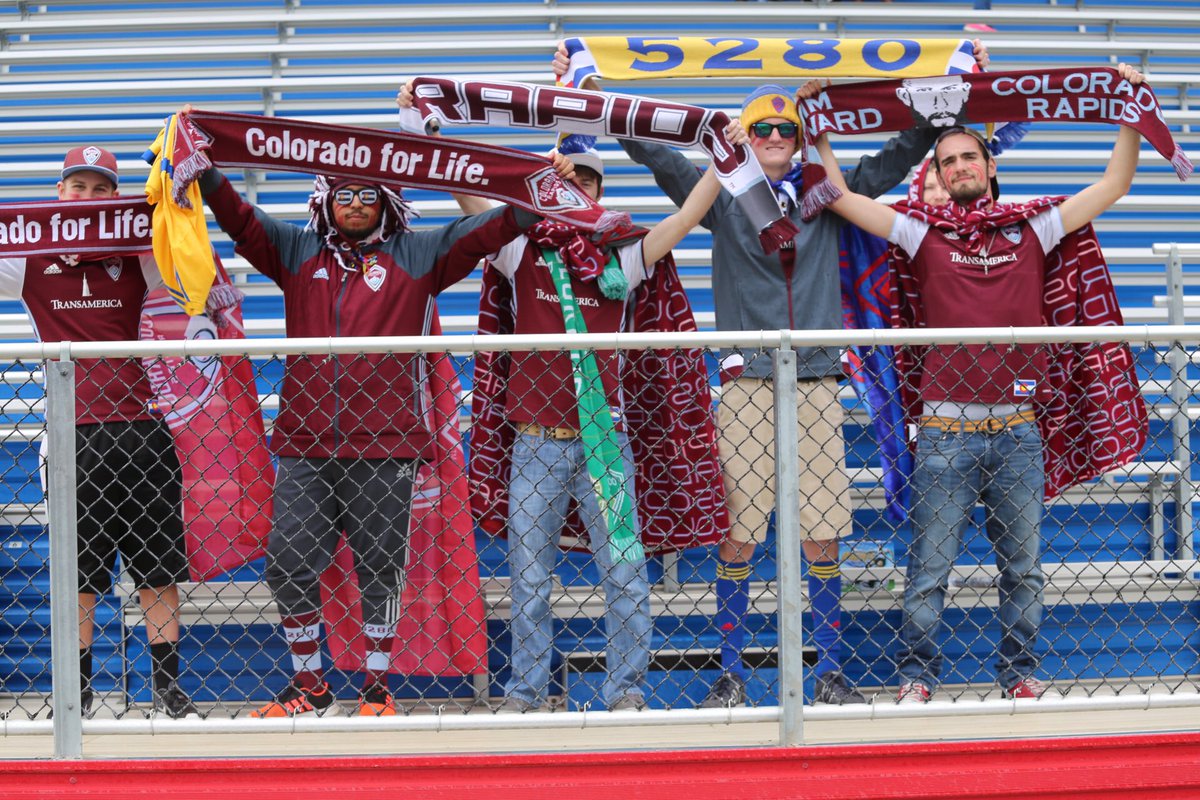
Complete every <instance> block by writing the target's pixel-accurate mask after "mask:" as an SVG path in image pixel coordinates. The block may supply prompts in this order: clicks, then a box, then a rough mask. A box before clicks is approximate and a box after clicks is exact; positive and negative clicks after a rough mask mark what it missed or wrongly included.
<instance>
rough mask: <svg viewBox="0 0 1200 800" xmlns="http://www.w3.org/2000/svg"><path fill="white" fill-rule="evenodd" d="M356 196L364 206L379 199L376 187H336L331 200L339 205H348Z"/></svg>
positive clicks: (373, 203)
mask: <svg viewBox="0 0 1200 800" xmlns="http://www.w3.org/2000/svg"><path fill="white" fill-rule="evenodd" d="M355 197H357V198H358V199H359V202H361V203H362V204H363V205H364V206H371V205H375V203H377V202H378V201H379V190H378V189H370V188H363V189H338V190H337V191H336V192H334V193H333V200H334V202H335V203H337V204H338V205H339V206H348V205H350V204H351V203H353V202H354V198H355Z"/></svg>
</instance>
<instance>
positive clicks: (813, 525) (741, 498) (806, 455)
mask: <svg viewBox="0 0 1200 800" xmlns="http://www.w3.org/2000/svg"><path fill="white" fill-rule="evenodd" d="M772 387H773V383H772V381H769V380H765V379H763V378H738V379H737V380H734V381H730V382H728V383H726V384H725V385H724V387H723V388H722V390H721V402H720V404H719V405H718V408H717V426H718V428H719V438H718V441H717V447H718V450H719V452H720V456H721V467H722V469H723V470H724V472H725V492H726V495H727V498H728V503H729V516H730V520H731V521H730V527H729V538H730V539H731V540H733V541H735V542H739V543H742V542H762V540H763V538H764V537H765V536H766V533H767V518H768V517H769V516H770V514H771V512H772V511H774V510H775V411H774V397H773V393H772ZM796 387H797V390H798V393H799V396H798V398H797V402H796V417H797V418H798V420H799V428H800V430H799V441H798V446H799V463H798V464H797V467H798V468H799V470H800V497H799V498H798V499H799V509H800V530H801V533H802V534H803V535H804V538H805V539H808V540H811V541H818V542H824V541H829V540H830V539H837V538H840V537H844V536H846V535H848V534H849V533H850V481H849V478H848V477H847V476H846V443H845V441H844V439H843V438H842V419H843V416H844V415H843V412H842V404H841V402H840V401H839V400H838V396H837V395H838V384H837V380H836V379H834V378H825V379H823V380H819V381H800V382H799V383H797V384H796Z"/></svg>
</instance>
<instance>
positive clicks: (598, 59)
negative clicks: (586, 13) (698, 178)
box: [563, 36, 975, 87]
mask: <svg viewBox="0 0 1200 800" xmlns="http://www.w3.org/2000/svg"><path fill="white" fill-rule="evenodd" d="M564 44H565V46H566V48H567V55H568V56H569V58H570V67H569V68H568V71H567V73H566V75H564V76H563V83H564V85H566V86H574V87H581V86H582V83H583V81H586V80H587V79H589V78H593V77H595V78H609V79H612V80H618V81H629V80H644V79H647V78H655V79H657V78H716V77H720V78H739V77H758V78H798V79H808V78H818V77H822V78H917V77H921V76H925V75H953V74H960V73H964V72H972V71H974V69H975V56H974V45H972V43H971V41H970V40H968V39H821V38H796V39H773V38H772V39H753V38H746V37H735V36H716V37H711V38H702V37H696V36H589V37H587V38H583V39H578V38H577V39H567V40H566V41H565V42H564Z"/></svg>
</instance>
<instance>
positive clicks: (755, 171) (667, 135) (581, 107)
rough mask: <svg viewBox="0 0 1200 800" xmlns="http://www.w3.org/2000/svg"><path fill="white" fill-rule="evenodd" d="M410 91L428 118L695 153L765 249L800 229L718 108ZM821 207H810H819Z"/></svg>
mask: <svg viewBox="0 0 1200 800" xmlns="http://www.w3.org/2000/svg"><path fill="white" fill-rule="evenodd" d="M413 94H414V98H415V101H416V105H417V108H418V110H419V111H420V112H421V116H422V117H424V118H425V119H426V120H429V119H437V120H440V121H441V122H444V123H450V124H455V125H462V124H479V125H497V124H499V125H507V126H509V127H514V128H532V129H535V130H545V131H561V132H563V133H582V134H586V135H589V136H601V135H604V136H616V137H619V138H624V139H637V140H638V141H643V142H658V143H660V144H666V145H670V146H672V147H683V148H689V149H695V150H700V151H701V152H704V153H707V154H708V156H709V158H711V159H712V161H713V166H714V168H715V169H716V172H717V177H718V178H719V179H720V180H721V184H722V185H723V186H724V187H725V188H726V189H727V190H728V191H729V193H730V194H732V195H733V196H734V197H736V198H737V199H738V203H739V204H740V205H741V206H742V208H743V209H744V210H745V213H746V216H747V217H749V219H750V221H751V222H752V223H753V224H754V227H755V230H757V231H758V238H759V242H760V243H761V244H762V247H763V250H765V251H766V252H768V253H773V252H775V251H776V250H778V249H779V248H780V247H782V246H783V245H784V244H785V243H787V242H790V241H791V240H792V238H793V237H794V236H795V235H796V234H797V233H799V231H798V230H797V229H796V226H795V224H794V223H793V222H792V221H791V220H790V219H788V218H787V217H785V216H783V215H782V214H781V213H780V210H779V203H778V202H777V201H776V200H775V193H774V191H772V189H771V185H770V183H769V182H768V181H767V179H766V176H764V175H763V172H762V167H760V166H759V164H758V159H757V158H755V157H754V153H753V152H752V151H751V149H750V146H749V145H741V146H735V145H733V144H732V143H731V142H730V141H729V140H728V139H727V138H725V126H726V125H728V124H729V117H728V116H727V115H726V114H724V113H722V112H720V111H713V110H711V109H707V108H700V107H699V106H689V105H684V104H683V103H672V102H668V101H663V100H654V99H651V98H648V97H635V96H633V95H625V94H610V93H608V92H593V91H588V90H586V89H569V88H566V87H563V86H535V85H533V84H528V83H514V82H511V81H480V80H475V81H456V80H451V79H449V78H425V77H422V78H417V79H415V80H414V81H413ZM664 120H665V122H664ZM818 163H819V159H818ZM810 186H815V184H810ZM836 199H837V198H836V196H835V197H833V198H830V199H829V200H836ZM829 200H826V201H825V202H829ZM820 207H821V206H820V204H817V205H816V210H817V212H819V211H820ZM815 213H816V212H814V214H815Z"/></svg>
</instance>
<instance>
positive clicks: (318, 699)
mask: <svg viewBox="0 0 1200 800" xmlns="http://www.w3.org/2000/svg"><path fill="white" fill-rule="evenodd" d="M341 713H342V709H341V706H339V705H338V704H337V703H335V702H334V698H333V691H332V690H331V689H330V688H329V684H328V683H325V682H324V681H322V682H321V685H320V686H317V687H316V688H313V689H301V688H300V687H299V686H297V685H296V684H294V683H289V684H288V687H287V688H286V689H284V690H283V692H281V693H280V695H279V696H278V697H276V698H275V699H274V700H272V701H271V702H269V703H267V704H266V705H265V706H263V707H262V708H260V709H258V710H257V711H253V712H251V713H250V716H251V717H253V718H254V719H270V718H273V717H299V716H302V715H306V714H313V715H315V716H318V717H324V716H338V715H339V714H341Z"/></svg>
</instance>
